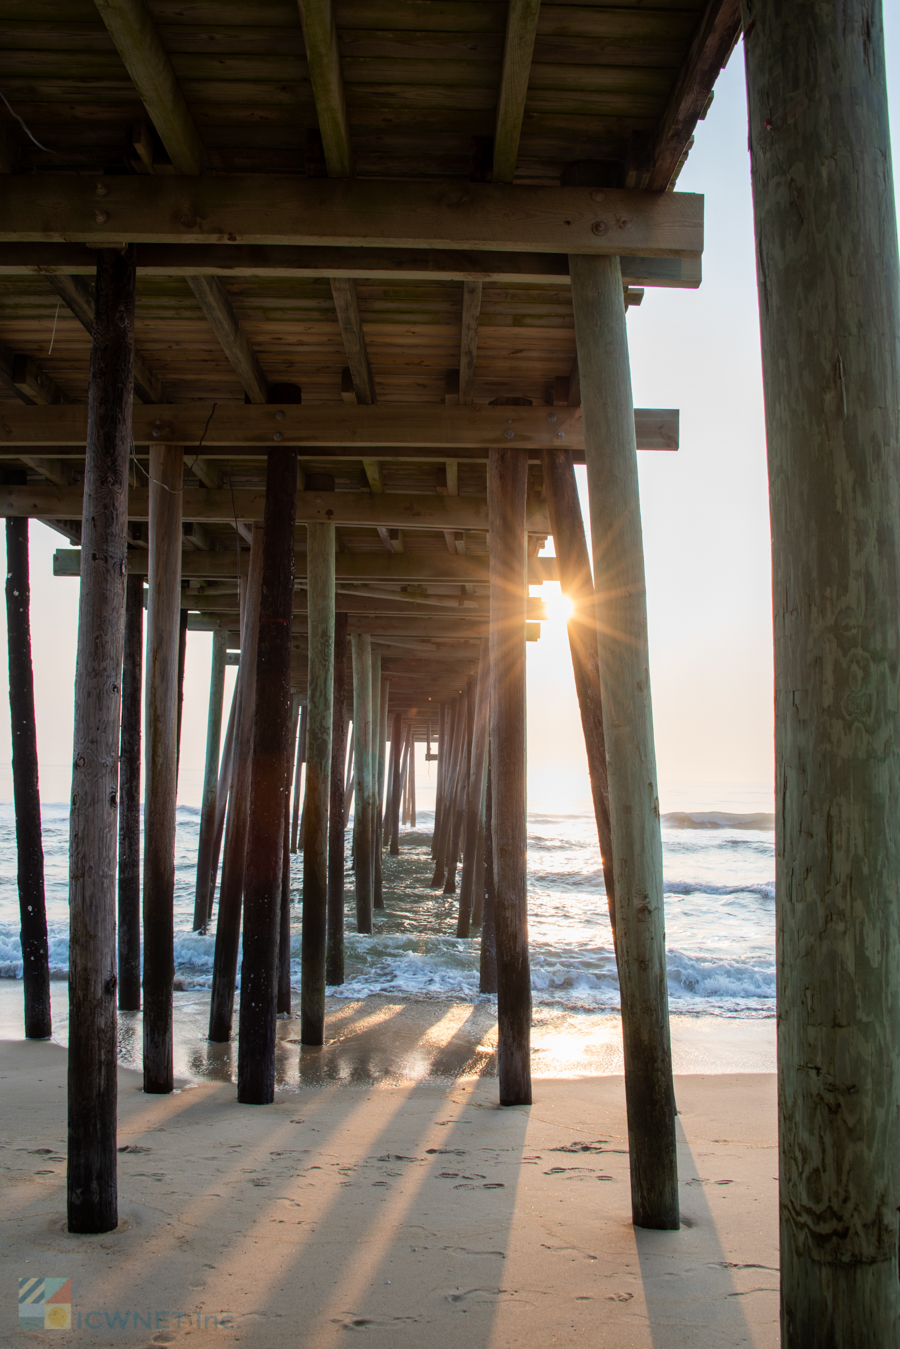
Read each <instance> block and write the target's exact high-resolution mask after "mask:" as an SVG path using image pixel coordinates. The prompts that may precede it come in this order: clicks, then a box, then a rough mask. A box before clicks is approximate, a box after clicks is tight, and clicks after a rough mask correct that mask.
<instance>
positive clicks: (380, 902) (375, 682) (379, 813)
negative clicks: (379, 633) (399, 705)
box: [372, 651, 390, 909]
mask: <svg viewBox="0 0 900 1349" xmlns="http://www.w3.org/2000/svg"><path fill="white" fill-rule="evenodd" d="M389 693H390V681H389V680H387V679H382V678H381V652H380V651H373V653H372V725H373V727H374V728H375V733H376V735H377V740H376V741H375V745H374V746H373V760H374V762H373V774H374V776H373V780H372V819H373V822H374V823H373V838H372V847H373V856H372V892H373V896H374V898H373V904H374V907H375V908H376V909H383V908H384V888H383V882H382V872H381V863H382V842H381V830H382V819H383V816H384V761H385V758H386V757H387V716H388V694H389Z"/></svg>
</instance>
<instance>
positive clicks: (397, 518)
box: [0, 484, 550, 535]
mask: <svg viewBox="0 0 900 1349" xmlns="http://www.w3.org/2000/svg"><path fill="white" fill-rule="evenodd" d="M265 495H266V494H265V491H263V490H262V489H259V490H256V489H254V488H248V487H240V488H235V489H234V491H233V492H231V491H230V490H229V491H219V492H215V491H210V490H209V489H205V490H204V489H190V488H185V490H184V492H183V494H182V501H183V512H182V518H183V519H184V520H199V521H201V522H204V523H209V524H226V525H227V524H234V523H235V521H236V522H237V524H238V525H241V524H243V525H248V524H253V523H258V522H260V521H261V520H262V519H263V512H264V507H265ZM81 507H82V489H81V488H80V487H64V488H60V487H43V486H37V485H31V484H29V485H28V486H26V487H7V486H3V487H0V518H4V517H9V516H40V517H43V518H46V519H48V520H77V519H80V518H81ZM148 507H149V494H148V491H147V489H146V487H136V488H132V489H131V490H130V491H129V494H128V518H129V520H147V519H148V518H149V511H148ZM314 520H324V521H326V522H330V523H331V524H336V525H356V526H369V527H371V528H372V529H377V528H378V527H379V526H380V527H382V528H387V529H436V530H443V529H454V530H464V529H474V530H480V531H481V532H483V533H486V532H487V530H488V507H487V501H486V500H485V499H484V498H483V497H439V496H436V495H435V496H426V495H424V494H422V495H417V494H409V495H407V494H406V493H401V492H392V493H386V494H385V495H384V496H372V495H371V494H370V493H368V492H298V493H297V522H298V524H300V523H305V522H308V521H314ZM528 529H529V532H530V533H532V534H544V535H547V534H549V533H550V517H549V515H548V513H547V507H546V504H545V503H544V502H543V501H538V500H530V501H529V503H528Z"/></svg>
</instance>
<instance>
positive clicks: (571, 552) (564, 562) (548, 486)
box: [541, 449, 616, 936]
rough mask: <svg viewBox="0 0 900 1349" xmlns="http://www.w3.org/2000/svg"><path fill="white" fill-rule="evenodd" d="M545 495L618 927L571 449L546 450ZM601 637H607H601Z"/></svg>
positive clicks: (588, 587) (587, 567) (586, 564)
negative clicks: (566, 601)
mask: <svg viewBox="0 0 900 1349" xmlns="http://www.w3.org/2000/svg"><path fill="white" fill-rule="evenodd" d="M541 469H542V473H543V479H544V497H545V498H546V501H547V505H548V508H549V511H550V526H551V528H552V530H553V545H554V549H555V552H556V565H557V567H558V568H559V584H560V588H561V590H562V593H563V594H564V595H567V596H568V597H569V599H570V601H571V603H572V606H573V612H572V616H571V618H570V619H569V621H568V623H567V624H566V628H567V631H568V635H569V651H570V653H571V656H572V673H573V674H574V677H575V692H576V694H577V697H578V706H579V709H580V711H581V728H582V731H583V733H584V746H585V750H586V751H587V761H588V775H589V777H590V783H591V797H592V799H593V803H594V819H595V820H596V822H597V838H598V840H599V843H600V858H601V861H602V864H603V880H604V884H605V886H606V900H607V904H608V906H609V917H610V922H611V923H612V928H613V936H615V930H616V903H615V877H614V875H613V864H612V831H611V827H610V822H609V778H608V776H607V767H606V743H605V741H604V739H603V700H602V695H601V690H600V652H599V645H598V636H599V634H598V628H597V616H596V613H595V610H594V581H593V577H592V575H591V560H590V557H589V555H588V547H587V538H586V536H585V531H584V519H583V517H582V514H581V503H580V502H579V500H578V484H577V483H576V481H575V464H574V462H573V459H572V451H571V450H565V449H552V450H542V451H541ZM601 640H602V638H601Z"/></svg>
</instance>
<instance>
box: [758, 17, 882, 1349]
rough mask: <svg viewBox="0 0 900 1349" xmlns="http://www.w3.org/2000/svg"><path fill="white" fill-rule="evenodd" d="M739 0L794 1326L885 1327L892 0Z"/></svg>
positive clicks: (799, 1337) (825, 1332) (838, 1333)
mask: <svg viewBox="0 0 900 1349" xmlns="http://www.w3.org/2000/svg"><path fill="white" fill-rule="evenodd" d="M745 13H746V14H747V15H748V17H749V18H751V19H752V23H749V24H748V27H747V28H746V29H745V34H746V36H745V41H744V57H745V61H746V69H747V91H748V100H749V112H750V156H751V157H750V162H751V172H752V182H753V199H754V216H755V226H756V256H757V279H758V284H759V308H760V321H761V331H762V363H763V382H764V388H765V408H766V432H767V441H768V468H769V491H770V504H771V519H772V562H773V576H772V593H773V596H774V605H775V608H774V622H775V760H776V768H775V800H776V802H777V808H776V813H775V861H776V869H775V907H776V925H777V980H778V1072H779V1093H778V1095H779V1151H780V1160H779V1173H780V1174H779V1183H780V1206H781V1334H782V1340H781V1343H782V1344H783V1345H784V1347H785V1349H800V1346H807V1345H811V1344H815V1345H816V1349H839V1347H840V1349H843V1346H848V1345H866V1346H869V1345H871V1346H876V1345H878V1346H881V1345H885V1346H887V1345H890V1346H895V1345H896V1344H897V1343H898V1329H897V1327H898V1319H900V1282H898V1204H900V1193H898V1173H897V1124H898V1115H900V1058H898V1045H900V987H898V979H897V972H898V969H900V923H898V876H900V831H898V828H897V802H898V799H900V698H898V696H897V689H898V685H900V645H898V638H897V621H898V613H900V537H898V535H900V470H898V455H897V447H898V444H900V426H898V420H900V413H898V409H900V388H898V379H900V351H898V334H900V312H898V310H900V281H898V273H900V269H898V257H897V222H896V211H895V204H894V190H893V183H892V178H891V149H890V129H889V124H888V102H887V91H886V79H885V64H884V32H883V27H882V7H881V5H877V4H876V5H872V4H868V3H863V2H862V0H852V2H851V3H847V4H842V5H834V4H830V3H826V2H825V0H810V3H807V4H802V5H779V4H776V3H774V0H754V3H753V4H752V5H751V6H749V7H748V8H747V9H746V10H745Z"/></svg>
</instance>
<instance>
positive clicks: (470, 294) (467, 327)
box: [448, 280, 482, 490]
mask: <svg viewBox="0 0 900 1349" xmlns="http://www.w3.org/2000/svg"><path fill="white" fill-rule="evenodd" d="M481 290H482V282H481V281H480V280H479V281H464V282H463V298H462V325H461V330H460V338H459V401H460V403H462V404H468V403H474V402H475V356H476V353H477V350H478V319H479V316H480V314H481ZM448 490H449V488H448Z"/></svg>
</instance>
